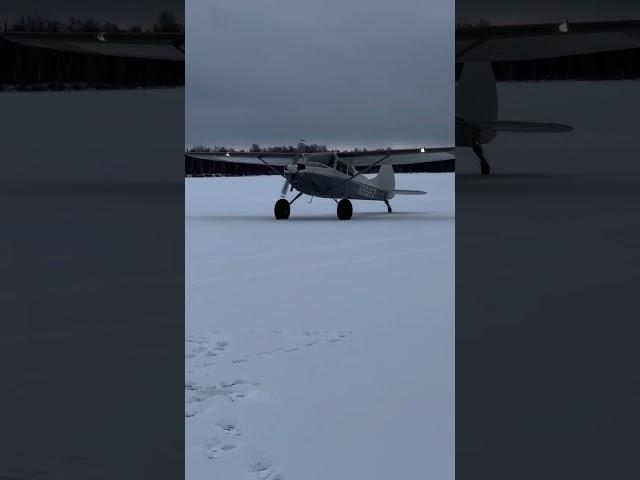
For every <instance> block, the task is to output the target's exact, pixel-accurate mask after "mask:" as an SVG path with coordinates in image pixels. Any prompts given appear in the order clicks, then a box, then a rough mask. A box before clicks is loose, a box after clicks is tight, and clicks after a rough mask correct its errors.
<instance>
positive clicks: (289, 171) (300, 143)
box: [280, 139, 306, 198]
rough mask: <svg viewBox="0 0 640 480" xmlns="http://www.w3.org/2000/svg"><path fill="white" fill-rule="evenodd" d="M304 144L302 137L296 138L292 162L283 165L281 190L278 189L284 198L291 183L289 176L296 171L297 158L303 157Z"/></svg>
mask: <svg viewBox="0 0 640 480" xmlns="http://www.w3.org/2000/svg"><path fill="white" fill-rule="evenodd" d="M305 147H306V145H305V143H304V140H303V139H300V140H298V152H297V155H296V156H295V157H293V162H292V163H290V164H289V165H287V166H286V167H284V174H285V181H284V184H283V185H282V190H281V191H280V197H282V198H285V197H286V196H287V189H288V188H289V186H290V185H291V177H292V176H293V175H296V174H297V173H298V160H299V159H301V158H303V159H304V149H305Z"/></svg>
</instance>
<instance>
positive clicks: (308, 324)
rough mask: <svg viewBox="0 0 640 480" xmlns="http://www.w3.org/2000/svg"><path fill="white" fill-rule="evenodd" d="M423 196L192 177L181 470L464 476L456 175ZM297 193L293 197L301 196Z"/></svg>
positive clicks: (431, 178) (243, 474)
mask: <svg viewBox="0 0 640 480" xmlns="http://www.w3.org/2000/svg"><path fill="white" fill-rule="evenodd" d="M396 180H397V182H396V183H397V186H398V188H408V189H409V188H412V189H413V188H422V189H424V190H427V191H428V195H426V196H417V197H396V198H395V199H394V200H392V206H393V208H394V213H393V214H387V213H386V209H385V206H384V204H382V203H378V202H358V201H356V202H354V216H353V219H352V220H350V221H346V222H343V221H338V220H337V219H336V213H335V204H334V203H333V202H332V201H331V200H324V199H314V200H313V203H310V204H309V203H306V202H308V200H309V198H308V197H306V196H303V197H301V198H300V199H298V201H297V202H296V203H295V204H294V205H293V206H292V213H291V218H290V219H289V220H288V221H276V220H275V219H274V218H273V203H274V201H275V200H276V199H277V198H278V194H279V191H280V187H281V185H282V182H281V179H280V178H277V177H245V178H194V179H187V180H186V190H185V199H186V207H185V208H186V212H185V215H186V219H185V247H186V252H185V269H186V284H185V288H186V292H185V293H186V324H185V330H186V331H185V336H186V344H185V369H186V385H185V422H186V442H185V454H186V459H185V460H186V474H187V478H188V479H190V480H195V479H205V478H207V479H211V478H217V479H225V480H234V479H243V480H246V479H260V480H267V479H269V480H276V479H285V478H286V479H295V480H313V479H327V478H332V479H340V478H344V479H347V478H366V479H389V478H418V477H420V478H422V477H425V478H437V479H453V477H454V405H455V404H454V235H455V229H454V222H455V213H454V184H455V180H454V175H453V174H413V175H398V176H397V179H396ZM290 198H291V194H290Z"/></svg>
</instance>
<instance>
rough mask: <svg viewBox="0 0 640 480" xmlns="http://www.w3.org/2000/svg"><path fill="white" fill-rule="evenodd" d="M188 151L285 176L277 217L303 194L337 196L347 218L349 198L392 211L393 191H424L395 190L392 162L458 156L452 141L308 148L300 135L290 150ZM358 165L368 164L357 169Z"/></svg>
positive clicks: (414, 192)
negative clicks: (393, 147) (351, 148)
mask: <svg viewBox="0 0 640 480" xmlns="http://www.w3.org/2000/svg"><path fill="white" fill-rule="evenodd" d="M187 155H189V156H190V157H193V158H200V159H204V160H215V161H224V162H231V163H248V164H255V165H260V164H263V165H266V166H268V167H269V168H270V169H271V170H273V172H274V173H276V174H277V175H280V176H282V177H284V184H283V186H282V191H281V192H280V197H281V198H280V199H279V200H278V201H277V202H276V204H275V206H274V208H273V213H274V215H275V217H276V219H278V220H286V219H287V218H289V215H290V213H291V204H292V203H293V202H295V201H296V200H297V199H298V198H300V196H302V195H309V196H311V197H321V198H331V199H333V200H334V201H335V202H336V203H337V205H338V207H337V213H338V218H339V219H340V220H349V219H350V218H351V216H352V215H353V206H352V204H351V200H377V201H380V202H384V203H385V204H386V205H387V211H388V212H389V213H391V211H392V210H391V205H390V204H389V200H391V199H392V198H393V197H394V196H395V195H424V194H425V193H426V192H423V191H421V190H397V189H396V188H395V174H394V171H393V165H399V164H411V163H423V162H435V161H439V160H450V159H453V158H454V147H438V148H415V149H403V150H381V151H371V152H368V151H366V152H313V153H305V143H304V140H300V142H299V143H298V150H297V152H292V153H274V152H269V153H267V152H264V153H263V152H252V153H235V152H207V153H191V152H190V153H187ZM377 166H379V167H380V171H379V173H378V175H376V176H375V177H373V178H367V177H365V174H366V173H367V172H369V171H371V170H372V169H373V168H374V167H377ZM276 167H283V170H279V169H278V168H276ZM356 167H358V168H362V167H364V168H362V170H356ZM293 189H296V190H297V191H298V192H299V193H298V194H297V195H296V196H295V197H294V198H293V199H292V200H291V201H289V200H287V199H286V198H285V197H286V195H287V190H289V191H293Z"/></svg>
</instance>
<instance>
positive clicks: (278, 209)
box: [273, 198, 291, 220]
mask: <svg viewBox="0 0 640 480" xmlns="http://www.w3.org/2000/svg"><path fill="white" fill-rule="evenodd" d="M290 213H291V205H290V204H289V202H288V201H287V199H286V198H281V199H280V200H278V201H277V202H276V204H275V206H274V207H273V214H274V215H275V216H276V218H277V219H278V220H286V219H287V218H289V214H290Z"/></svg>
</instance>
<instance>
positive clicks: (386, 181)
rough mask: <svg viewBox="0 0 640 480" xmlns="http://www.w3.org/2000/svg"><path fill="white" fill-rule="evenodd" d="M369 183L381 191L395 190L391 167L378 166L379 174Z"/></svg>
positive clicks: (394, 176)
mask: <svg viewBox="0 0 640 480" xmlns="http://www.w3.org/2000/svg"><path fill="white" fill-rule="evenodd" d="M371 182H372V183H373V184H374V185H375V186H376V187H378V188H381V189H382V190H394V189H395V188H396V175H395V173H394V171H393V165H380V173H378V175H376V176H375V177H373V178H372V179H371Z"/></svg>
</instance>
